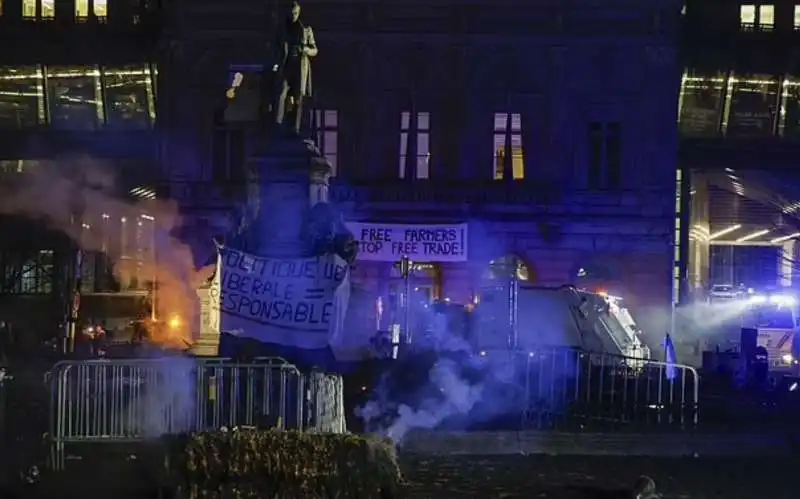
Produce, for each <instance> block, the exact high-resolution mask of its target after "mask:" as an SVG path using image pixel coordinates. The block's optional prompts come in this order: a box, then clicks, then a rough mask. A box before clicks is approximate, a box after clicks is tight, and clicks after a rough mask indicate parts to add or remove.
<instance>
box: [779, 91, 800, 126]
mask: <svg viewBox="0 0 800 499" xmlns="http://www.w3.org/2000/svg"><path fill="white" fill-rule="evenodd" d="M778 131H779V133H780V135H781V136H784V137H792V138H798V137H800V80H798V79H789V78H786V80H784V82H783V94H782V95H781V110H780V115H779V119H778Z"/></svg>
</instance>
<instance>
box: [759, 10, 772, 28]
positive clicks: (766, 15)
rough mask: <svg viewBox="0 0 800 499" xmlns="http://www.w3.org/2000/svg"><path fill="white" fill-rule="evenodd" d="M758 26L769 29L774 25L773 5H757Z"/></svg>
mask: <svg viewBox="0 0 800 499" xmlns="http://www.w3.org/2000/svg"><path fill="white" fill-rule="evenodd" d="M758 27H759V28H760V29H763V30H771V29H772V28H773V27H775V6H774V5H759V6H758Z"/></svg>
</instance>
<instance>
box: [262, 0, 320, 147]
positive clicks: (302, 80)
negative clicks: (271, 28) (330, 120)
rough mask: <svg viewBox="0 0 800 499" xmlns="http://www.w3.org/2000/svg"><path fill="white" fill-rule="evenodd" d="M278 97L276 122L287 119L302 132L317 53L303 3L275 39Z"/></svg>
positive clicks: (294, 7) (280, 123) (274, 107)
mask: <svg viewBox="0 0 800 499" xmlns="http://www.w3.org/2000/svg"><path fill="white" fill-rule="evenodd" d="M275 52H276V54H275V59H274V63H273V66H272V72H273V75H274V78H275V79H274V82H275V87H274V100H273V103H272V113H273V116H274V119H275V124H276V125H278V126H283V125H284V122H285V121H286V119H287V118H290V119H291V121H290V122H289V125H290V126H291V130H292V131H293V132H294V133H296V134H299V133H300V126H301V123H302V120H303V99H304V98H305V97H308V96H310V95H311V58H312V57H316V55H317V42H316V40H314V31H313V30H312V29H311V27H310V26H306V25H304V24H303V22H302V21H301V20H300V2H297V1H295V2H292V10H291V14H290V15H289V17H288V18H287V19H286V22H285V23H284V25H283V26H281V29H279V31H278V37H277V40H276V42H275Z"/></svg>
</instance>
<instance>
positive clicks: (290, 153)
mask: <svg viewBox="0 0 800 499" xmlns="http://www.w3.org/2000/svg"><path fill="white" fill-rule="evenodd" d="M247 168H248V171H249V172H250V175H251V179H250V182H249V184H250V185H249V188H248V201H249V204H250V207H251V216H252V217H253V220H252V221H251V223H250V226H249V227H248V229H247V235H246V239H247V241H248V250H249V251H251V252H253V253H257V254H260V255H263V256H270V257H287V258H291V257H297V256H302V254H303V251H304V245H303V234H302V230H303V226H304V221H305V219H306V216H307V214H308V212H309V210H310V208H311V207H312V206H314V205H315V204H317V203H320V202H327V201H328V185H329V179H330V176H331V171H332V169H331V166H330V164H328V162H327V161H326V160H325V157H324V156H323V155H322V154H321V153H320V152H319V150H318V149H317V147H316V146H315V145H314V143H313V142H312V141H310V140H304V139H301V138H299V137H289V138H283V137H276V138H270V139H268V140H266V141H265V142H264V144H263V146H262V147H261V148H260V149H259V150H258V152H257V153H256V154H255V155H253V156H252V157H251V158H250V159H249V160H248V163H247Z"/></svg>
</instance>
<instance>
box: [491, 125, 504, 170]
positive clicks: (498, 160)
mask: <svg viewBox="0 0 800 499" xmlns="http://www.w3.org/2000/svg"><path fill="white" fill-rule="evenodd" d="M495 116H496V115H495ZM503 116H505V115H503ZM495 122H496V120H495ZM504 123H505V121H504ZM505 140H506V138H505V135H504V134H502V133H496V134H494V149H493V151H494V163H493V165H494V173H493V175H494V179H495V180H500V179H502V178H503V149H505Z"/></svg>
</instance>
